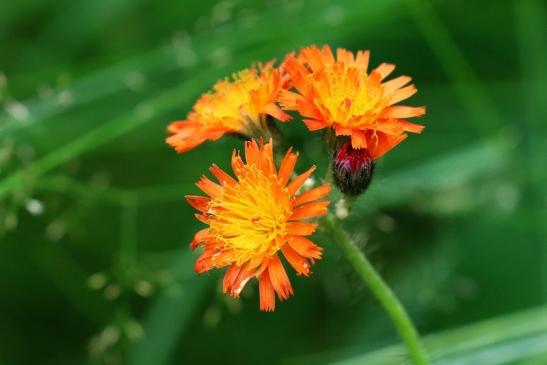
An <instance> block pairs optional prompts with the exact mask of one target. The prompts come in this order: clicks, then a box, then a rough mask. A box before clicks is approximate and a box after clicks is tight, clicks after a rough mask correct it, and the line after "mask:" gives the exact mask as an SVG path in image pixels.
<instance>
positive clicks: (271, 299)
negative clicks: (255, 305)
mask: <svg viewBox="0 0 547 365" xmlns="http://www.w3.org/2000/svg"><path fill="white" fill-rule="evenodd" d="M258 290H259V291H260V310H261V311H265V312H273V311H274V309H275V292H274V288H273V286H272V281H271V280H270V274H269V273H268V271H265V272H263V273H262V274H261V275H260V278H259V281H258Z"/></svg>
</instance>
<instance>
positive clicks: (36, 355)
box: [0, 0, 547, 365]
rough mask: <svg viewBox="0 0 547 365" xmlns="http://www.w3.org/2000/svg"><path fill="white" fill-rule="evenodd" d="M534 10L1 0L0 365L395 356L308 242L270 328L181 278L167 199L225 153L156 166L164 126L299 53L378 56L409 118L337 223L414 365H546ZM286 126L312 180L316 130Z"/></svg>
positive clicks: (226, 147)
mask: <svg viewBox="0 0 547 365" xmlns="http://www.w3.org/2000/svg"><path fill="white" fill-rule="evenodd" d="M545 14H546V12H545V4H544V3H543V2H541V1H539V0H523V1H520V0H515V1H514V2H473V1H465V2H438V1H427V0H389V1H353V0H341V1H337V2H330V1H326V0H316V1H312V0H305V1H288V0H271V1H264V2H254V1H249V0H238V1H220V2H219V1H212V0H206V1H199V2H180V1H179V2H177V1H168V2H155V1H150V0H140V1H138V0H133V1H129V0H116V1H104V0H101V1H96V0H83V1H77V2H73V1H68V0H49V1H37V0H23V1H15V2H14V1H12V2H9V1H4V2H3V3H2V5H0V44H2V50H1V53H0V103H1V106H2V108H0V364H56V365H57V364H75V363H89V364H102V363H106V364H120V363H127V364H139V365H140V364H142V365H146V364H154V365H161V364H175V363H177V364H179V363H190V364H194V363H199V364H219V363H221V364H264V363H271V364H277V363H287V364H306V363H313V364H317V363H333V362H334V363H337V362H339V363H344V364H346V363H347V364H400V363H404V362H405V359H404V352H403V350H402V347H401V346H400V345H399V341H398V338H397V336H396V334H395V332H394V331H393V329H392V326H391V324H390V323H389V321H388V320H387V319H386V317H385V314H384V313H383V312H382V311H381V309H380V308H379V306H378V304H377V303H376V301H375V300H374V299H373V297H372V296H371V295H370V293H369V292H368V290H366V288H363V287H362V286H361V284H360V281H359V279H358V278H357V276H356V274H355V273H353V271H352V270H351V268H350V267H348V265H347V264H346V261H345V259H344V258H343V257H342V256H341V254H340V253H339V252H338V250H337V248H336V245H335V244H334V243H332V242H329V241H328V239H327V237H326V236H325V235H323V234H322V233H318V234H317V237H316V241H317V242H319V243H321V245H322V246H323V247H324V248H325V257H324V259H323V260H321V261H319V262H318V263H317V265H316V266H315V267H314V274H313V275H312V276H311V277H309V278H300V277H294V278H293V282H294V284H295V291H296V296H295V297H294V298H291V299H290V300H289V301H287V302H283V303H280V304H279V305H278V308H277V310H276V312H275V313H273V314H265V313H260V312H259V311H258V303H257V301H258V298H257V291H256V287H254V286H253V285H250V287H249V289H248V290H246V291H245V292H244V295H243V298H241V300H237V301H236V300H232V299H230V298H226V297H225V296H223V295H222V294H221V293H220V289H219V286H220V284H219V280H220V279H219V278H220V274H219V273H213V274H210V275H209V274H208V275H203V276H201V277H197V276H196V275H195V274H194V272H193V261H194V260H195V258H196V254H195V253H192V252H191V251H190V250H189V248H188V247H187V242H189V241H190V240H191V237H192V235H193V233H194V232H195V231H196V230H197V229H199V227H200V224H199V222H197V221H196V220H195V219H194V218H193V216H192V214H193V213H192V209H190V208H189V207H188V206H187V205H186V203H185V202H184V199H183V196H184V195H185V194H191V193H194V192H196V188H195V187H194V185H193V183H194V182H195V181H196V180H197V179H198V178H199V176H200V175H201V174H203V173H204V172H205V171H206V169H207V167H208V166H209V165H210V164H211V163H213V162H215V163H218V164H219V165H220V166H228V161H229V156H230V152H231V150H232V149H233V148H241V142H240V141H239V140H236V139H231V138H223V139H221V140H220V141H219V142H216V143H206V144H204V145H203V146H201V147H200V148H199V149H198V150H195V151H191V152H189V153H186V154H183V155H176V154H175V153H174V152H173V151H172V150H170V148H168V147H167V146H166V145H165V144H164V142H163V140H164V138H165V127H166V125H167V124H168V122H170V121H171V120H176V119H182V118H184V116H185V115H186V113H187V112H188V110H189V109H190V108H191V105H192V103H193V102H194V100H195V99H196V98H197V97H198V96H199V95H200V94H201V93H202V92H204V91H206V90H207V89H208V88H209V87H210V86H211V85H212V84H213V83H214V82H215V80H217V79H219V78H222V77H225V76H226V75H229V74H230V73H232V72H235V71H237V70H239V69H242V68H244V67H246V66H247V65H249V64H251V63H252V62H256V61H266V60H268V59H271V58H277V59H281V58H282V57H283V55H284V54H285V53H286V52H289V51H291V50H296V49H298V48H299V47H302V46H305V45H308V44H310V43H318V44H322V43H329V44H330V45H331V46H333V47H339V46H342V47H346V48H348V49H351V50H357V49H370V50H371V52H372V61H371V62H372V65H377V64H379V63H380V62H382V61H388V62H393V63H396V64H397V66H398V68H397V70H396V72H397V73H398V74H407V75H411V76H412V77H413V79H414V81H415V83H416V85H417V87H418V90H419V93H418V95H417V96H415V97H413V99H411V100H412V103H414V104H415V105H422V104H423V105H427V107H428V113H427V115H426V117H425V118H423V124H425V125H426V129H425V131H424V133H423V134H422V135H419V136H415V135H413V136H410V138H409V139H408V140H407V141H405V142H404V143H403V144H401V146H400V147H399V148H397V149H395V150H394V151H392V152H391V153H390V154H388V155H387V156H385V158H383V159H382V160H381V162H380V163H379V164H378V166H377V168H376V176H375V178H374V180H373V182H372V184H371V187H370V189H369V190H368V191H367V192H366V193H365V194H364V195H363V196H361V197H360V198H359V199H358V200H357V201H356V202H355V203H354V211H353V214H352V216H351V217H350V218H348V220H347V221H346V228H347V229H348V230H349V231H350V232H351V233H352V235H353V237H354V238H355V239H356V240H357V241H358V242H359V243H361V244H362V247H363V249H364V250H365V251H367V253H368V254H369V255H368V256H369V258H370V260H371V261H372V262H373V264H374V265H375V266H377V267H378V268H379V269H380V271H381V273H382V274H383V275H384V276H385V277H386V278H387V280H388V282H389V283H390V285H392V287H393V288H394V291H395V292H396V293H397V294H398V295H399V296H400V297H401V300H402V302H403V303H404V304H405V306H407V308H408V309H409V311H410V313H411V316H412V317H413V318H414V319H416V322H417V325H418V328H419V330H420V332H421V333H423V334H425V335H426V340H425V343H426V347H427V349H428V350H429V351H430V352H431V356H432V359H433V363H435V364H543V363H545V362H547V353H546V352H545V349H547V324H546V323H545V320H544V318H545V317H546V309H545V307H544V304H545V300H546V299H547V270H546V269H545V267H546V265H547V254H546V252H547V247H546V246H545V243H546V242H547V241H546V239H547V231H546V226H545V222H546V221H547V209H546V204H547V197H546V196H545V188H544V186H545V183H546V182H547V173H546V169H545V168H544V166H545V165H546V163H547V154H546V150H545V147H544V144H545V142H546V141H547V138H546V137H547V131H546V124H545V120H546V119H547V110H546V107H547V99H546V95H547V94H546V93H545V92H544V90H545V85H546V84H547V71H546V68H545V65H546V64H547V51H546V46H545V45H546V44H547V39H546V34H547V29H546V24H547V20H546V17H545ZM283 127H284V129H283V131H284V133H285V134H286V138H287V141H286V144H287V145H289V144H291V145H294V146H295V148H296V149H298V150H300V151H302V157H301V161H300V163H299V168H300V167H303V166H306V165H310V164H317V165H318V169H319V172H318V175H317V176H322V174H323V173H324V172H325V170H326V168H327V167H326V161H327V156H326V155H325V151H324V150H323V149H322V145H321V142H322V141H321V138H320V136H319V135H318V134H316V135H311V136H310V135H309V134H308V132H307V131H306V129H305V128H304V127H303V126H302V125H301V123H299V122H293V123H289V124H286V125H284V126H283ZM532 307H535V309H530V308H532ZM494 317H495V318H494Z"/></svg>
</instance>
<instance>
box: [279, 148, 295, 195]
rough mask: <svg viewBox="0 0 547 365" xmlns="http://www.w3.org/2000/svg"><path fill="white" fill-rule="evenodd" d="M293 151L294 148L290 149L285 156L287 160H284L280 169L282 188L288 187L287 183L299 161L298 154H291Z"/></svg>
mask: <svg viewBox="0 0 547 365" xmlns="http://www.w3.org/2000/svg"><path fill="white" fill-rule="evenodd" d="M291 151H292V147H290V148H289V150H288V151H287V153H286V154H285V158H283V162H281V166H280V167H279V173H278V174H277V175H278V177H279V182H280V184H281V186H285V185H287V182H288V181H289V179H290V177H291V175H292V173H293V171H294V166H295V165H296V161H297V160H298V152H295V153H291Z"/></svg>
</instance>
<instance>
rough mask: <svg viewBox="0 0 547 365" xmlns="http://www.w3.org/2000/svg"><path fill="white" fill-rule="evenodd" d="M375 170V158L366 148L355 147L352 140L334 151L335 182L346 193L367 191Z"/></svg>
mask: <svg viewBox="0 0 547 365" xmlns="http://www.w3.org/2000/svg"><path fill="white" fill-rule="evenodd" d="M373 171H374V160H373V159H372V157H371V156H370V153H369V152H368V150H367V149H366V148H359V149H355V148H353V147H352V146H351V142H347V143H344V144H343V145H342V146H340V148H338V150H336V151H335V152H334V160H333V163H332V174H333V176H334V182H335V183H336V186H338V188H339V189H340V191H342V193H344V194H346V195H351V196H357V195H359V194H361V193H362V192H363V191H365V189H366V188H367V187H368V185H369V184H370V181H371V180H372V173H373Z"/></svg>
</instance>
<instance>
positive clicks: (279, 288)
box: [268, 255, 293, 300]
mask: <svg viewBox="0 0 547 365" xmlns="http://www.w3.org/2000/svg"><path fill="white" fill-rule="evenodd" d="M268 273H269V274H270V280H271V281H272V286H273V288H274V290H275V292H276V293H277V295H278V296H279V299H281V300H285V299H287V298H288V297H290V296H291V295H293V290H292V286H291V282H290V281H289V277H288V276H287V273H286V272H285V269H284V268H283V264H282V263H281V261H280V260H279V257H278V256H277V255H274V256H272V259H271V260H270V264H269V265H268Z"/></svg>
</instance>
